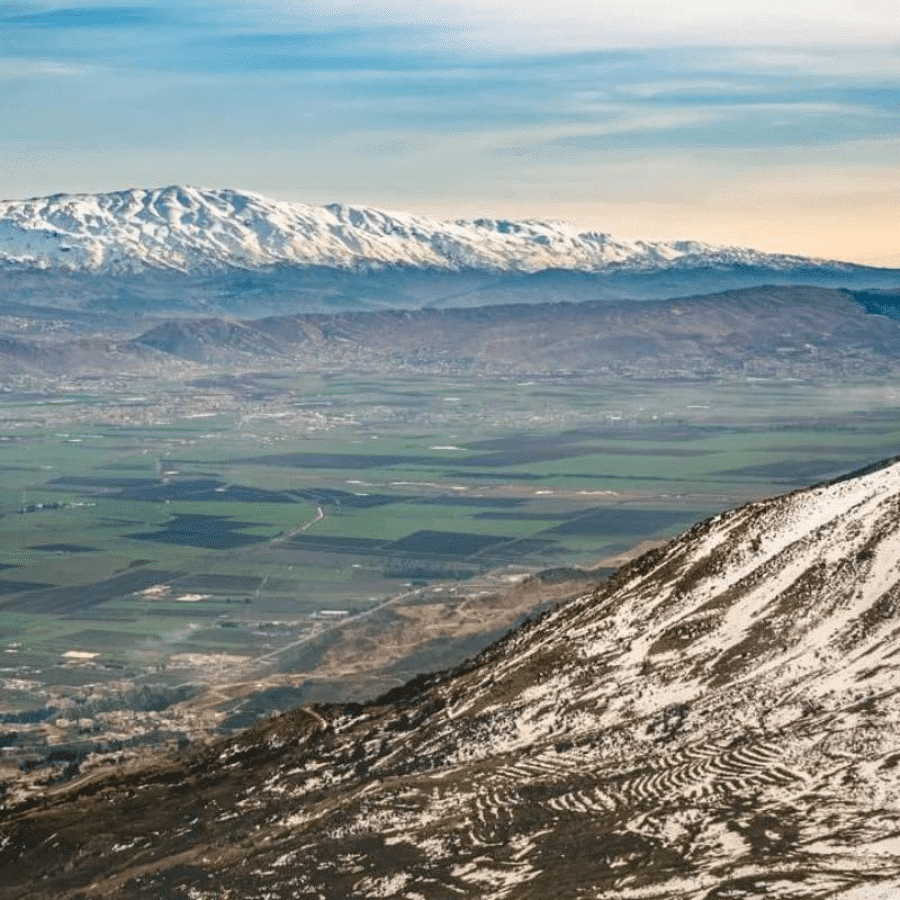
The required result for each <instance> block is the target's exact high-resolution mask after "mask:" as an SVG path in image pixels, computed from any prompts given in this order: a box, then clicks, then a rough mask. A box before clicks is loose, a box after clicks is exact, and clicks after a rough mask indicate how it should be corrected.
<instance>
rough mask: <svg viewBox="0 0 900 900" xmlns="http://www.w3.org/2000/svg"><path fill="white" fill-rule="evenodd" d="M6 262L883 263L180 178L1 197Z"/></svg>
mask: <svg viewBox="0 0 900 900" xmlns="http://www.w3.org/2000/svg"><path fill="white" fill-rule="evenodd" d="M0 265H5V266H7V267H14V268H22V269H27V268H35V269H48V268H50V269H53V268H57V269H60V270H63V271H86V272H93V273H95V274H127V273H140V272H146V271H152V270H162V271H173V272H182V273H190V272H215V271H221V270H223V269H236V270H241V269H244V270H255V269H262V268H265V267H270V266H288V267H301V268H312V267H316V266H322V267H325V268H334V269H340V270H351V271H360V272H365V271H377V270H379V269H384V268H392V267H400V268H404V267H410V268H412V269H428V270H438V271H449V272H465V271H485V272H494V273H510V274H533V273H537V272H541V271H546V270H553V269H560V270H563V271H578V272H588V273H597V274H599V273H604V272H610V273H613V272H646V271H655V270H663V271H664V270H668V269H675V270H678V269H683V268H696V267H703V266H707V267H709V266H712V267H728V266H762V267H765V268H768V269H772V270H775V271H778V270H786V271H790V270H791V269H795V268H800V267H807V268H813V269H817V268H821V269H838V270H846V271H848V272H852V271H854V270H865V269H868V268H871V267H865V266H858V265H855V264H852V263H843V262H836V261H833V260H824V259H815V258H808V257H803V256H799V255H791V254H778V253H765V252H761V251H756V250H750V249H747V248H741V247H726V246H715V245H712V244H706V243H703V242H699V241H690V240H673V241H655V242H654V241H642V240H625V239H622V238H617V237H614V236H612V235H610V234H607V233H603V232H599V231H590V230H580V229H578V228H577V227H575V226H573V225H570V224H567V223H564V222H556V221H541V220H537V219H524V220H520V221H512V220H506V219H492V218H476V219H471V220H463V219H459V220H447V221H443V220H437V219H432V218H429V217H426V216H418V215H413V214H410V213H400V212H396V213H395V212H387V211H383V210H379V209H374V208H371V207H362V206H346V205H344V204H339V203H332V204H327V205H324V206H310V205H308V204H302V203H290V202H287V201H279V200H271V199H269V198H267V197H264V196H262V195H261V194H256V193H252V192H247V191H236V190H231V189H204V188H196V187H192V186H178V185H171V186H168V187H165V188H156V189H128V190H122V191H115V192H110V193H105V194H55V195H52V196H50V197H43V198H31V199H28V200H20V201H14V200H6V201H0Z"/></svg>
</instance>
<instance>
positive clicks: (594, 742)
mask: <svg viewBox="0 0 900 900" xmlns="http://www.w3.org/2000/svg"><path fill="white" fill-rule="evenodd" d="M898 660H900V463H898V462H896V461H894V462H891V463H888V464H883V465H879V466H874V467H871V468H870V469H869V470H866V471H864V472H862V473H858V474H856V475H855V476H852V477H848V478H845V479H842V480H839V481H837V482H834V483H831V484H826V485H822V486H819V487H816V488H812V489H809V490H804V491H800V492H796V493H794V494H791V495H787V496H785V497H781V498H776V499H774V500H770V501H762V502H757V503H752V504H749V505H747V506H744V507H742V508H740V509H737V510H734V511H732V512H728V513H724V514H722V515H719V516H716V517H714V518H713V519H711V520H709V521H707V522H704V523H701V524H700V525H697V526H695V527H694V528H692V529H691V530H690V531H688V532H686V533H685V534H684V535H682V536H681V537H679V538H676V539H675V540H673V541H672V542H671V543H669V544H668V545H667V546H665V547H664V548H661V549H659V550H657V551H653V552H651V553H650V554H647V555H645V556H643V557H641V558H639V559H638V560H636V561H635V562H633V563H632V564H630V565H628V566H626V567H625V568H624V569H622V570H621V571H620V572H619V573H618V574H617V575H616V576H615V577H614V578H613V579H612V580H611V581H610V582H608V583H607V584H605V585H604V586H602V587H601V588H599V589H598V590H596V591H595V592H592V593H589V594H586V595H584V596H582V597H580V598H577V599H575V600H573V601H571V602H569V603H566V604H564V605H562V606H560V607H559V608H557V609H556V610H554V611H552V612H551V613H549V614H548V615H546V616H545V617H543V618H542V619H540V620H539V621H537V622H534V623H531V624H530V625H527V626H525V627H523V628H522V629H520V630H519V631H518V632H516V633H514V634H512V635H511V636H509V637H508V638H506V639H505V640H504V641H502V642H500V643H499V644H497V645H495V646H494V647H492V648H490V649H488V650H487V651H485V652H484V653H483V654H482V655H481V656H480V657H478V658H477V659H476V660H474V661H472V662H471V663H470V664H467V665H464V666H463V667H462V668H460V669H459V670H457V671H455V672H453V673H449V674H447V675H444V676H430V677H424V678H421V679H419V680H418V681H417V682H414V683H412V684H410V685H408V686H407V687H406V688H403V689H398V690H396V691H394V692H392V693H391V694H389V695H386V696H385V697H384V698H382V700H381V701H380V702H379V703H376V704H374V705H371V706H368V707H365V708H360V707H347V708H343V707H327V708H326V707H319V708H307V709H300V710H297V711H296V712H294V713H290V714H288V715H286V716H283V717H280V718H277V719H274V720H272V721H270V722H268V723H265V724H263V725H260V726H258V727H257V728H256V729H254V730H253V731H251V732H247V733H245V734H243V735H241V736H238V737H236V738H234V739H231V740H228V741H224V742H222V743H220V744H218V745H215V746H212V747H209V748H200V749H197V750H194V751H191V752H188V753H185V754H183V755H182V756H180V757H172V758H169V759H165V760H158V761H156V762H151V763H148V764H147V765H146V766H145V767H144V768H143V769H141V770H132V771H127V772H114V773H113V774H111V775H108V776H102V775H99V774H94V775H93V776H90V775H88V776H86V777H85V778H83V779H82V780H81V781H80V782H76V783H74V784H72V785H69V786H64V787H61V788H58V789H57V790H56V793H55V794H54V793H53V791H52V789H51V790H49V791H48V797H47V802H46V804H45V805H43V806H41V805H39V804H35V805H32V806H31V807H30V808H20V809H19V810H12V811H10V812H9V813H8V814H7V816H6V821H5V823H4V826H3V837H2V838H0V843H2V846H3V850H2V857H0V864H2V866H3V867H4V872H5V876H4V877H5V884H6V885H7V892H8V893H7V895H8V896H10V897H20V896H21V897H25V896H28V897H54V898H66V897H71V898H74V897H82V896H90V897H126V896H127V897H148V898H149V897H160V896H166V897H191V898H220V897H232V896H233V897H242V898H263V897H266V898H281V897H284V898H287V897H300V896H302V897H324V898H335V900H337V898H341V900H343V898H346V897H398V898H399V897H402V898H409V900H416V898H428V900H443V898H450V897H473V896H477V897H484V898H523V900H524V898H538V897H554V898H581V897H591V898H608V900H613V898H615V900H621V898H639V897H640V898H657V900H663V898H665V900H674V898H690V900H713V898H717V900H724V898H729V900H734V898H758V897H763V896H772V897H779V898H782V897H784V898H787V897H790V898H820V900H824V898H826V897H827V898H829V900H834V898H840V900H887V898H890V897H895V896H897V895H898V892H900V780H898V778H897V766H898V764H900V678H898V675H900V672H898V666H900V662H898ZM86 824H87V826H88V827H85V826H86Z"/></svg>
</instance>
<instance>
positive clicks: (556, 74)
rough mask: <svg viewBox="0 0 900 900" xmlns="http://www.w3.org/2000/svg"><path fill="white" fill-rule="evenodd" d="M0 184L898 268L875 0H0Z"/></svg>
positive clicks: (898, 167)
mask: <svg viewBox="0 0 900 900" xmlns="http://www.w3.org/2000/svg"><path fill="white" fill-rule="evenodd" d="M0 123H2V124H0V197H3V198H7V199H15V198H23V197H29V196H41V195H46V194H52V193H59V192H66V193H73V192H80V191H105V190H116V189H120V188H125V187H151V186H161V185H168V184H193V185H200V186H205V187H232V188H243V189H248V190H253V191H258V192H260V193H263V194H266V195H268V196H271V197H276V198H280V199H284V200H298V201H302V202H307V203H325V202H330V201H340V202H344V203H349V204H365V205H372V206H380V207H383V208H387V209H394V210H408V211H411V212H418V213H423V214H427V215H435V216H439V217H443V218H463V217H476V216H481V215H487V216H502V217H509V218H534V219H563V220H568V221H573V222H575V223H576V224H578V225H582V226H584V227H585V228H590V229H592V230H599V231H607V232H611V233H613V234H616V235H620V236H623V237H631V238H637V237H641V238H648V239H667V238H670V239H675V238H694V239H698V240H706V241H710V242H713V243H721V244H734V245H743V246H753V247H758V248H760V249H764V250H771V251H781V252H789V253H802V254H807V255H812V256H821V257H827V258H838V259H847V260H853V261H856V262H863V263H868V264H872V265H891V266H897V267H900V226H898V219H900V217H898V209H900V16H898V15H897V12H896V0H891V2H882V0H815V2H812V0H793V2H792V3H790V4H788V3H781V4H773V3H772V2H771V0H766V2H761V0H716V2H709V0H669V2H659V0H621V2H618V3H614V2H610V0H591V2H585V0H540V2H539V0H518V2H512V0H431V2H425V0H399V2H396V0H395V2H393V3H388V4H385V3H377V4H376V3H374V2H368V0H360V2H349V0H337V2H329V3H327V4H320V3H307V2H299V0H297V2H289V0H280V2H272V0H258V2H253V0H224V2H223V0H193V2H191V0H187V2H180V3H177V4H176V3H171V2H164V3H162V4H160V5H157V4H154V3H153V2H152V0H150V2H107V0H75V2H69V3H65V4H55V3H46V4H37V3H5V2H2V0H0Z"/></svg>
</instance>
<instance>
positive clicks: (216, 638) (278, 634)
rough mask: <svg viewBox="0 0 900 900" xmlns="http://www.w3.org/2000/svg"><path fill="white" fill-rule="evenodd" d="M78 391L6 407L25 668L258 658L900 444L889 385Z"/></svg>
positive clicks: (10, 643)
mask: <svg viewBox="0 0 900 900" xmlns="http://www.w3.org/2000/svg"><path fill="white" fill-rule="evenodd" d="M69 391H70V392H65V391H63V392H62V394H61V395H60V396H45V395H38V396H31V395H29V396H16V395H13V394H10V395H8V396H7V395H4V397H5V399H4V400H2V401H0V537H2V541H0V649H2V648H5V650H4V652H7V654H8V655H7V658H8V660H9V661H10V662H13V661H14V662H16V663H17V664H21V661H22V660H25V659H30V660H32V661H33V662H35V664H37V663H40V665H47V664H48V661H56V662H59V661H61V660H65V659H66V657H64V654H65V653H67V652H71V651H78V652H83V653H88V652H90V653H96V654H98V656H97V660H100V661H106V662H108V663H109V664H110V665H116V666H122V665H124V666H140V665H145V664H146V663H147V661H148V660H157V661H158V660H160V659H163V660H165V659H166V658H168V657H169V656H171V655H174V654H177V653H188V652H205V653H229V654H238V655H243V656H246V657H247V658H248V659H252V658H254V657H256V656H260V655H264V654H267V653H269V652H271V651H272V649H273V648H277V646H279V644H280V643H281V644H285V643H289V642H291V641H293V640H296V639H298V638H299V637H301V636H302V635H303V634H305V633H307V632H308V631H309V629H310V628H312V627H313V626H314V624H315V617H316V614H317V611H319V610H322V609H339V610H346V611H348V612H354V611H359V610H363V609H366V608H368V607H370V606H372V605H373V604H376V603H378V602H380V601H381V600H383V599H384V598H385V597H387V596H389V595H390V594H392V593H396V592H398V591H401V590H403V586H404V585H405V584H408V583H410V582H415V583H417V584H418V583H421V582H429V581H435V580H447V579H454V578H465V577H467V576H471V575H475V574H478V573H483V572H487V571H491V570H503V569H504V568H508V567H513V570H515V571H522V570H525V569H538V568H547V567H552V566H562V565H572V564H582V565H584V564H587V565H592V564H596V563H597V562H598V561H600V560H602V559H603V558H604V557H607V556H611V555H614V554H617V553H619V552H621V551H623V550H626V549H628V548H629V547H632V546H634V545H636V544H638V543H640V542H641V541H643V540H646V539H660V538H663V537H667V536H669V535H672V534H675V533H677V532H678V531H680V530H682V529H683V528H685V527H687V526H688V525H690V524H692V523H693V522H695V521H697V520H698V519H700V518H702V517H705V516H707V515H710V514H713V513H715V512H717V511H720V510H721V509H723V508H726V507H730V506H734V505H736V504H738V503H740V502H743V501H745V500H747V499H751V498H756V497H760V496H766V495H771V494H775V493H780V492H783V491H785V490H789V489H792V488H794V487H797V486H800V485H804V484H810V483H814V482H816V481H818V480H821V479H824V478H828V477H831V476H834V475H838V474H840V473H843V472H845V471H847V470H850V469H853V468H854V467H858V466H861V465H864V464H866V463H869V462H872V461H874V460H878V459H881V458H885V457H888V456H892V455H894V454H896V453H897V448H900V416H898V407H900V402H898V400H897V398H896V397H895V396H894V392H893V391H891V390H889V389H886V388H885V387H884V386H880V385H874V384H873V385H867V384H858V385H852V386H847V385H841V384H828V383H815V384H806V383H801V382H782V383H778V382H774V381H773V382H765V381H749V380H742V381H741V380H734V381H730V382H715V383H710V382H707V383H699V382H698V383H685V382H680V383H675V384H663V383H659V382H653V383H643V382H635V381H632V382H627V383H623V382H616V383H604V382H596V381H595V382H587V381H578V380H566V379H554V380H550V381H546V380H545V381H543V382H540V383H526V382H516V381H507V380H499V379H498V380H477V381H476V380H461V379H452V378H439V377H433V376H432V377H417V380H416V385H415V388H414V389H413V388H411V386H410V384H409V382H408V381H406V380H404V379H403V378H401V377H400V376H390V377H385V378H384V379H383V380H378V381H373V380H372V379H371V378H362V377H358V378H357V377H354V376H352V375H347V374H341V375H336V376H326V375H320V374H312V373H299V374H297V375H296V376H294V377H291V378H288V377H285V376H283V375H277V376H275V375H271V376H267V375H257V376H255V378H254V379H253V390H252V391H250V390H247V389H245V388H242V387H241V386H240V385H239V384H238V385H235V384H234V383H233V382H232V381H228V380H226V379H223V380H222V381H221V383H216V382H214V381H213V383H210V380H209V379H205V380H204V382H203V383H202V384H199V383H198V384H197V385H190V384H188V385H185V386H183V389H182V390H180V391H179V392H178V393H177V394H175V393H173V392H172V391H171V390H170V388H169V387H168V386H165V385H161V384H154V383H150V382H147V383H144V382H140V383H138V382H129V383H127V384H125V385H122V386H110V385H105V386H103V389H102V390H101V389H100V388H99V386H98V385H94V386H93V389H90V390H89V389H87V388H85V387H84V386H78V385H73V386H71V387H70V388H69ZM276 625H277V626H278V627H277V628H276V627H275V626H276Z"/></svg>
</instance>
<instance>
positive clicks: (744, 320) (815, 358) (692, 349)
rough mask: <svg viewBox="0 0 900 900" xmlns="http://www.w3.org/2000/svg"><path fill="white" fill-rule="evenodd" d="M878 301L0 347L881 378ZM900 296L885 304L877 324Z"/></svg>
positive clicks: (772, 291) (311, 321)
mask: <svg viewBox="0 0 900 900" xmlns="http://www.w3.org/2000/svg"><path fill="white" fill-rule="evenodd" d="M871 296H872V295H870V294H868V293H866V294H864V295H862V298H861V299H860V298H859V297H858V296H857V295H856V294H854V293H852V292H849V291H836V290H830V289H827V288H803V287H762V288H746V289H744V290H739V291H730V292H727V293H721V294H713V295H710V296H704V297H688V298H680V299H677V300H657V301H653V300H648V301H643V302H639V303H638V302H623V301H595V302H584V303H552V304H548V303H534V304H511V305H503V306H484V307H476V308H472V309H425V310H406V311H391V310H382V311H373V312H342V313H331V314H325V313H310V314H305V315H292V316H271V317H268V318H263V319H247V320H242V319H234V318H223V317H210V318H186V317H182V318H178V319H172V320H169V321H165V322H162V323H160V324H158V325H156V326H154V327H153V328H151V329H149V330H147V331H145V332H144V333H142V334H140V335H139V336H137V337H135V338H132V339H125V340H121V339H120V340H109V339H106V338H102V337H93V338H89V339H88V338H83V337H82V338H78V339H74V340H73V339H68V340H60V339H59V338H56V339H47V338H46V337H35V336H33V335H32V334H29V333H25V334H20V335H18V336H10V337H6V338H0V374H3V373H14V372H30V373H33V374H40V373H45V374H68V375H77V374H88V375H89V374H102V373H115V372H120V373H132V374H139V373H148V374H149V373H153V374H156V375H159V376H161V377H166V376H168V377H175V378H182V377H185V375H186V374H187V373H189V372H190V371H195V372H196V371H197V370H198V367H199V370H200V371H204V370H208V369H212V370H214V371H217V370H232V371H240V370H254V369H255V370H260V369H265V370H274V369H278V368H288V369H290V370H297V369H304V370H335V369H346V368H349V369H352V370H354V371H357V372H360V371H369V372H410V373H412V372H423V371H427V372H432V373H434V372H445V373H457V374H474V375H485V374H489V375H501V376H508V375H520V376H530V375H552V376H554V377H559V376H566V375H599V376H607V375H608V376H636V377H641V378H672V377H675V378H716V377H722V376H732V377H733V376H752V377H794V378H800V377H802V378H808V377H823V376H824V377H828V378H835V377H841V376H844V377H848V378H853V377H858V376H867V377H885V376H887V375H888V374H889V373H891V372H896V371H897V370H898V367H900V362H898V361H900V321H897V320H896V319H892V318H889V317H885V316H883V315H881V314H876V315H871V314H869V313H868V311H867V305H866V304H868V303H869V302H870V301H871ZM891 303H894V304H895V305H897V306H900V294H894V295H893V296H892V295H889V294H887V293H884V294H879V295H877V304H878V305H877V307H876V308H877V310H878V311H879V312H881V310H882V308H889V307H890V304H891Z"/></svg>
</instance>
